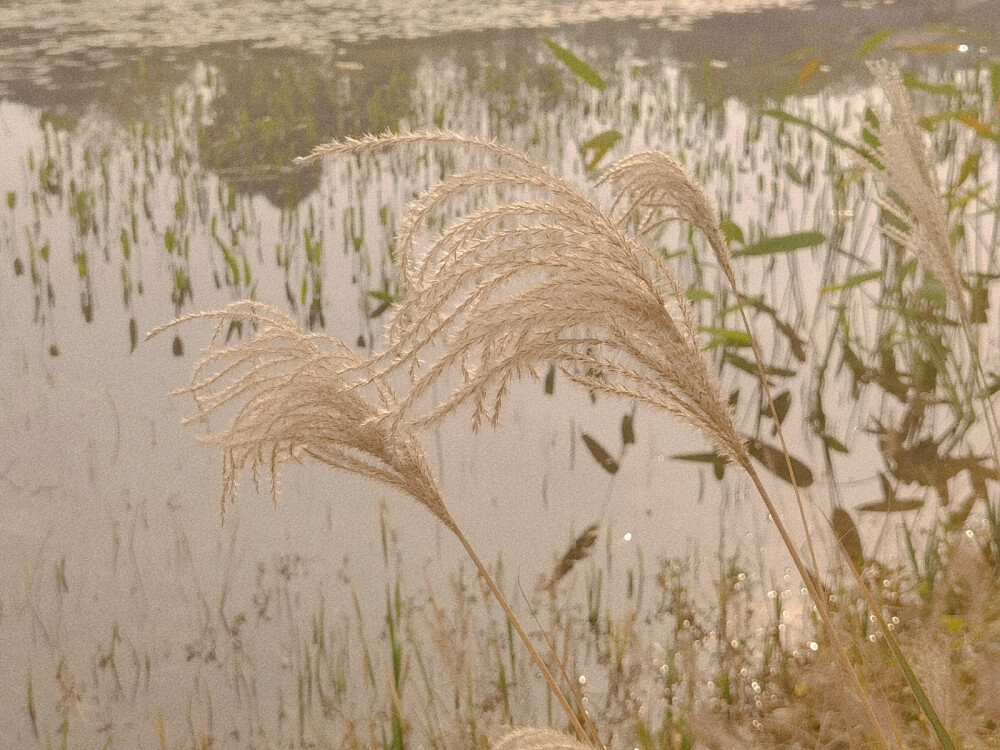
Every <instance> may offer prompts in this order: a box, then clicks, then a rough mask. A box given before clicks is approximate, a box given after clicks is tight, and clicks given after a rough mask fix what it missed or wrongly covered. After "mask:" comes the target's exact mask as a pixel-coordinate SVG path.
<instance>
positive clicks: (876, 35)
mask: <svg viewBox="0 0 1000 750" xmlns="http://www.w3.org/2000/svg"><path fill="white" fill-rule="evenodd" d="M890 34H892V29H888V28H881V29H879V30H878V31H875V32H873V33H872V34H870V35H869V36H868V38H867V39H865V40H864V41H863V42H862V43H861V46H860V47H858V51H857V52H856V53H855V54H856V55H857V56H858V57H867V56H868V55H870V54H871V53H872V52H874V51H875V50H876V49H878V47H879V45H881V44H882V42H884V41H885V40H886V39H888V38H889V35H890Z"/></svg>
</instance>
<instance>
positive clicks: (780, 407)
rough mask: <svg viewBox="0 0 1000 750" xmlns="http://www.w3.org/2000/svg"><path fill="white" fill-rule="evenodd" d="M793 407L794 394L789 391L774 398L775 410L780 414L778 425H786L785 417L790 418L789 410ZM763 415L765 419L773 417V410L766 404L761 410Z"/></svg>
mask: <svg viewBox="0 0 1000 750" xmlns="http://www.w3.org/2000/svg"><path fill="white" fill-rule="evenodd" d="M791 406H792V394H791V393H790V392H789V391H782V392H781V393H779V394H778V395H777V396H775V397H774V410H775V411H776V412H777V413H778V424H784V423H785V417H787V416H788V410H789V409H790V408H791ZM760 412H761V415H762V416H765V417H770V416H771V409H770V407H769V406H767V405H766V404H765V405H764V407H763V408H762V409H761V410H760Z"/></svg>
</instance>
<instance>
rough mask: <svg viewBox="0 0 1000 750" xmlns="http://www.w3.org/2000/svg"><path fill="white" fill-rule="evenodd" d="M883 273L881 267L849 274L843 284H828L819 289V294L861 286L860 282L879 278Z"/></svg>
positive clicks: (864, 282) (863, 282)
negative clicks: (852, 274)
mask: <svg viewBox="0 0 1000 750" xmlns="http://www.w3.org/2000/svg"><path fill="white" fill-rule="evenodd" d="M884 274H885V271H884V270H883V269H881V268H880V269H879V270H877V271H866V272H865V273H859V274H855V275H854V276H850V277H848V278H847V280H846V281H844V283H843V284H830V285H829V286H825V287H823V288H822V289H820V290H819V291H820V293H821V294H830V293H832V292H842V291H844V290H845V289H853V288H854V287H856V286H861V285H862V284H867V283H868V282H869V281H874V280H875V279H880V278H882V276H883V275H884Z"/></svg>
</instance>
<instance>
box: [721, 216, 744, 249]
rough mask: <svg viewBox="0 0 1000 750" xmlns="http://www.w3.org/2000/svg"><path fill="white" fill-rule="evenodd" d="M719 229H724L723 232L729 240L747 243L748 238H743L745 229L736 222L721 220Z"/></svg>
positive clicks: (742, 243)
mask: <svg viewBox="0 0 1000 750" xmlns="http://www.w3.org/2000/svg"><path fill="white" fill-rule="evenodd" d="M719 229H721V230H722V234H724V235H725V237H726V239H727V240H728V241H729V242H739V243H740V244H741V245H745V244H746V240H745V239H743V230H742V229H740V228H739V226H738V225H737V224H736V223H735V222H732V221H730V220H729V219H723V220H722V221H720V222H719Z"/></svg>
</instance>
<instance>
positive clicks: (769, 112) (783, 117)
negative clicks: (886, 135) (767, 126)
mask: <svg viewBox="0 0 1000 750" xmlns="http://www.w3.org/2000/svg"><path fill="white" fill-rule="evenodd" d="M761 116H762V117H773V118H774V119H775V120H777V121H778V122H784V123H788V124H789V125H798V126H799V127H803V128H805V129H806V130H811V131H813V132H814V133H817V134H819V135H821V136H823V137H824V138H826V139H827V140H828V141H830V143H832V144H833V145H834V146H839V147H840V148H846V149H848V150H850V151H853V152H854V153H856V154H858V155H859V156H860V157H861V158H863V159H864V160H865V161H867V162H870V163H871V164H873V165H874V166H875V167H876V168H878V169H882V168H883V167H882V164H881V162H879V160H878V159H876V158H875V155H874V154H872V153H871V152H870V151H868V150H867V149H863V148H861V147H860V146H856V145H854V144H853V143H851V142H850V141H845V140H844V139H843V138H841V137H840V136H839V135H837V134H836V133H834V132H833V131H832V130H827V129H826V128H821V127H820V126H819V125H816V124H814V123H811V122H809V121H808V120H804V119H802V118H801V117H796V116H795V115H792V114H789V113H788V112H785V111H784V110H782V109H765V110H764V111H763V112H761Z"/></svg>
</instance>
